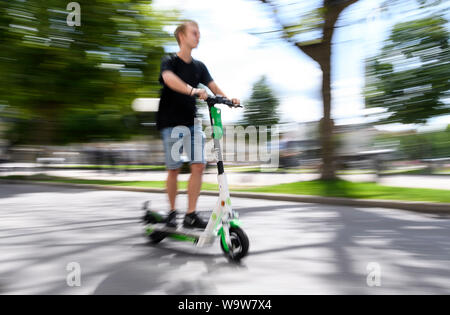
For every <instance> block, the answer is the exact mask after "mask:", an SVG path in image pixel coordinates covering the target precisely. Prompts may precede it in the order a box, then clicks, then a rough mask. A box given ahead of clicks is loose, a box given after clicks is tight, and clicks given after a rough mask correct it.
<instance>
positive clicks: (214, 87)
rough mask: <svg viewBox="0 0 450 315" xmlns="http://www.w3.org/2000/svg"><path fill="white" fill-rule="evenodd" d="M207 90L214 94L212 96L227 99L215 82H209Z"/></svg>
mask: <svg viewBox="0 0 450 315" xmlns="http://www.w3.org/2000/svg"><path fill="white" fill-rule="evenodd" d="M208 88H209V89H210V90H211V92H213V93H214V95H222V96H224V97H227V96H226V95H225V93H224V92H222V90H221V89H220V88H219V87H218V86H217V84H216V82H214V81H211V82H209V83H208Z"/></svg>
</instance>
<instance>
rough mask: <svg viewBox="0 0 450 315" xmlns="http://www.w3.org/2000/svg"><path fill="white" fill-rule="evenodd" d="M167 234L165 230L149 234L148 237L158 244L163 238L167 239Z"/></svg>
mask: <svg viewBox="0 0 450 315" xmlns="http://www.w3.org/2000/svg"><path fill="white" fill-rule="evenodd" d="M166 236H167V233H165V232H152V233H151V234H149V235H148V238H149V239H150V242H151V243H152V244H158V243H159V242H161V241H162V240H163V239H165V238H166Z"/></svg>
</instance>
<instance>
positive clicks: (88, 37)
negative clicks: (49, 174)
mask: <svg viewBox="0 0 450 315" xmlns="http://www.w3.org/2000/svg"><path fill="white" fill-rule="evenodd" d="M77 2H78V3H79V4H80V6H81V25H80V26H68V25H67V15H68V13H69V12H70V11H67V10H66V5H67V4H68V3H69V1H68V2H65V1H60V0H45V1H43V0H28V1H20V0H9V1H3V0H2V1H0V73H2V75H1V76H0V103H6V104H7V105H8V107H9V108H11V109H14V112H15V113H16V114H15V117H14V120H15V123H14V124H13V129H12V130H11V131H10V133H9V134H10V135H14V139H13V141H14V142H17V143H65V142H69V141H85V140H89V139H92V138H99V137H105V136H106V137H108V138H114V139H120V138H123V137H126V136H127V135H130V134H132V133H133V132H135V130H136V128H137V126H136V125H130V124H128V125H127V124H124V117H128V116H130V115H132V113H133V112H132V109H131V103H132V100H133V99H135V98H136V97H139V96H147V97H155V96H157V95H158V90H159V88H160V87H159V83H158V72H159V64H160V60H161V57H162V56H163V54H164V49H163V45H165V44H166V43H168V42H169V41H170V40H171V35H170V34H167V33H166V32H165V31H164V30H163V27H164V26H165V25H167V24H169V23H171V22H173V21H175V15H174V14H170V15H168V14H167V13H160V12H156V11H154V10H153V9H152V6H151V1H133V0H89V1H88V0H79V1H77Z"/></svg>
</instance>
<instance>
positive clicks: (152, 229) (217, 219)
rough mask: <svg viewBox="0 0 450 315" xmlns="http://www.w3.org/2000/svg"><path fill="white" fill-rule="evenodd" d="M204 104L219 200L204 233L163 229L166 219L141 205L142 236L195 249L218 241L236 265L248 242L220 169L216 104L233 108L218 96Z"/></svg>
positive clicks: (184, 229)
mask: <svg viewBox="0 0 450 315" xmlns="http://www.w3.org/2000/svg"><path fill="white" fill-rule="evenodd" d="M206 103H207V104H208V112H209V118H210V121H211V125H212V127H213V128H212V129H213V131H212V137H213V140H214V153H215V157H216V160H217V170H218V176H217V178H218V183H219V199H218V201H217V204H216V206H215V208H214V210H213V212H212V214H211V216H210V218H209V221H208V224H207V226H206V228H205V229H204V230H202V229H188V228H183V227H181V226H178V227H176V228H171V227H167V226H166V220H167V216H164V215H161V214H159V213H158V212H156V211H152V210H150V209H149V201H146V202H145V203H144V206H143V209H144V210H145V211H146V213H145V216H144V219H143V220H144V222H145V224H146V226H145V232H146V235H147V236H148V237H149V238H150V241H151V242H152V243H153V244H157V243H159V242H161V241H162V240H163V239H165V238H166V237H169V238H172V239H176V240H181V241H187V242H192V243H194V245H196V246H197V247H204V246H209V245H212V244H213V243H214V241H215V240H216V239H217V238H218V239H219V242H220V247H221V248H222V251H223V253H224V255H225V257H227V258H228V259H229V260H231V261H235V262H239V261H240V260H241V259H242V258H243V257H245V256H246V255H247V253H248V248H249V240H248V237H247V235H246V234H245V232H244V230H243V229H242V228H241V227H240V226H241V222H240V221H239V214H238V213H237V212H236V211H234V210H233V209H232V207H231V199H230V193H229V190H228V183H227V179H226V176H225V171H224V167H223V158H222V150H221V146H220V139H221V138H222V136H223V127H222V118H221V109H220V108H217V107H215V105H216V104H224V105H228V106H229V107H242V106H240V105H238V106H236V105H235V104H233V103H232V101H231V100H229V99H227V98H225V97H222V96H215V97H212V96H209V97H208V98H207V99H206Z"/></svg>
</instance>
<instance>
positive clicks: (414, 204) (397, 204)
mask: <svg viewBox="0 0 450 315" xmlns="http://www.w3.org/2000/svg"><path fill="white" fill-rule="evenodd" d="M0 183H5V184H33V185H45V186H56V187H61V186H63V187H68V188H85V189H96V190H116V191H133V192H149V193H165V192H166V190H165V189H164V188H145V187H126V186H106V185H94V184H72V183H55V182H38V181H24V180H0ZM178 193H181V194H186V193H187V190H179V191H178ZM218 194H219V193H218V192H217V191H202V192H201V195H204V196H218ZM230 195H231V197H235V198H250V199H263V200H276V201H290V202H304V203H318V204H326V205H339V206H358V207H380V208H390V209H400V210H409V211H414V212H420V213H429V214H450V203H434V202H421V201H396V200H375V199H351V198H340V197H319V196H307V195H290V194H260V193H252V192H235V191H232V192H230Z"/></svg>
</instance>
